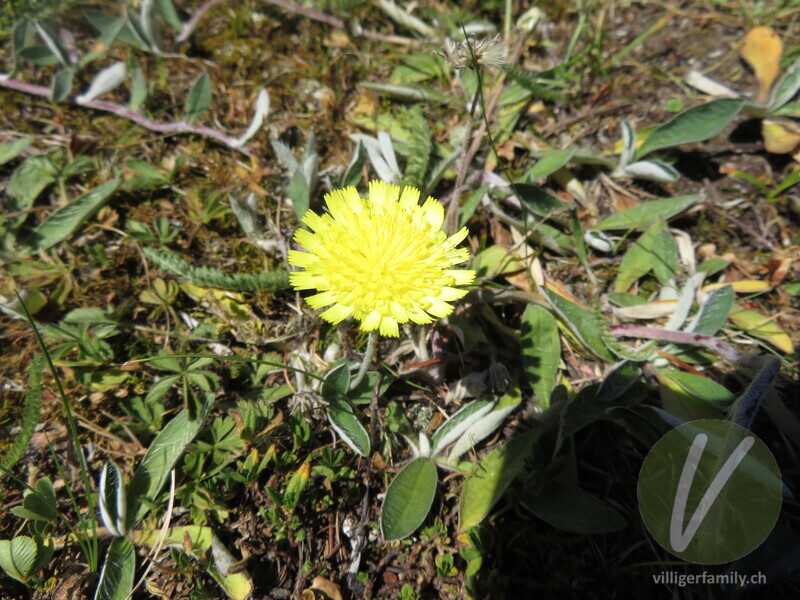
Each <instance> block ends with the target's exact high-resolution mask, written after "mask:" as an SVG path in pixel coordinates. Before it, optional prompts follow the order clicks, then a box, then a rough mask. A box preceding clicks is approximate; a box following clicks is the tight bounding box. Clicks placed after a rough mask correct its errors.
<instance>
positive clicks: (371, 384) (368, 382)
mask: <svg viewBox="0 0 800 600" xmlns="http://www.w3.org/2000/svg"><path fill="white" fill-rule="evenodd" d="M377 380H378V372H377V371H367V374H366V375H364V379H362V380H361V383H359V384H358V385H357V386H356V387H354V388H352V389H351V390H350V391H348V392H347V399H348V400H350V403H351V404H369V403H370V402H371V401H372V391H373V390H374V389H375V382H376V381H377ZM390 385H392V379H391V378H390V377H384V378H383V381H382V382H381V387H380V388H379V389H378V394H379V396H382V395H383V393H384V392H385V391H386V390H387V389H388V387H389V386H390Z"/></svg>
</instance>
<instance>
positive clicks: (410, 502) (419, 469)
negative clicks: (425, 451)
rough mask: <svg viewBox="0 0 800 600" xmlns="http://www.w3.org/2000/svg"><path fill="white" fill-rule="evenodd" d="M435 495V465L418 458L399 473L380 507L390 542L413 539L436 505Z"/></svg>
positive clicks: (383, 532) (384, 531)
mask: <svg viewBox="0 0 800 600" xmlns="http://www.w3.org/2000/svg"><path fill="white" fill-rule="evenodd" d="M435 493H436V464H435V463H434V462H433V461H432V460H430V459H427V458H418V459H416V460H414V461H412V462H410V463H409V464H407V465H406V466H405V467H404V468H403V470H402V471H400V472H399V473H398V474H397V475H395V478H394V479H393V480H392V483H390V484H389V488H388V489H387V490H386V496H385V497H384V499H383V505H382V506H381V533H382V534H383V537H384V539H385V540H386V541H387V542H388V541H393V540H399V539H402V538H404V537H406V536H409V535H411V534H412V533H414V531H415V530H416V529H417V527H419V526H420V525H422V522H423V521H424V520H425V517H427V516H428V511H430V509H431V504H433V496H434V494H435Z"/></svg>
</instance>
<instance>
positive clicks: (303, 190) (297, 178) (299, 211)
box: [287, 168, 311, 219]
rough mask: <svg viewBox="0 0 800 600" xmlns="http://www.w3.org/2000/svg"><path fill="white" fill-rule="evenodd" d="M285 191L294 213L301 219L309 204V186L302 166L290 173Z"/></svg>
mask: <svg viewBox="0 0 800 600" xmlns="http://www.w3.org/2000/svg"><path fill="white" fill-rule="evenodd" d="M287 191H288V195H289V199H290V200H291V201H292V207H293V208H294V214H295V215H297V218H298V219H302V218H303V216H304V215H305V214H306V212H307V211H308V208H309V206H310V205H311V188H310V187H309V182H308V180H307V178H306V175H305V173H304V172H303V169H302V168H298V169H297V170H296V171H295V172H294V174H293V175H292V178H291V179H290V180H289V187H288V190H287Z"/></svg>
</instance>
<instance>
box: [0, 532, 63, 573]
mask: <svg viewBox="0 0 800 600" xmlns="http://www.w3.org/2000/svg"><path fill="white" fill-rule="evenodd" d="M54 549H55V547H54V545H53V542H52V540H48V543H45V542H44V540H42V539H41V538H38V537H37V538H30V537H28V536H27V535H18V536H17V537H15V538H12V539H11V540H0V567H2V569H3V570H4V571H5V572H6V574H7V575H8V576H9V577H13V578H14V579H16V580H17V581H21V582H22V583H25V582H26V581H27V580H28V579H30V578H31V577H32V576H33V575H35V574H36V573H37V572H38V571H40V570H41V569H42V567H44V566H45V565H46V564H47V563H48V562H50V559H51V558H52V556H53V551H54Z"/></svg>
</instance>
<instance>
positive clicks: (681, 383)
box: [657, 369, 736, 421]
mask: <svg viewBox="0 0 800 600" xmlns="http://www.w3.org/2000/svg"><path fill="white" fill-rule="evenodd" d="M657 375H658V382H659V384H660V385H659V388H660V395H661V404H662V406H663V407H664V410H667V411H669V412H670V413H672V414H673V415H675V416H676V417H678V418H679V419H681V420H683V421H694V420H697V419H719V418H720V417H721V416H722V414H723V413H724V411H725V410H727V409H728V407H729V406H730V404H731V402H733V401H734V400H735V399H736V396H735V395H734V394H732V393H731V392H729V391H728V390H727V389H725V388H724V387H722V386H721V385H719V384H718V383H716V382H715V381H712V380H711V379H709V378H708V377H703V376H701V375H695V374H694V373H687V372H685V371H677V370H675V369H659V370H658V373H657Z"/></svg>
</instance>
